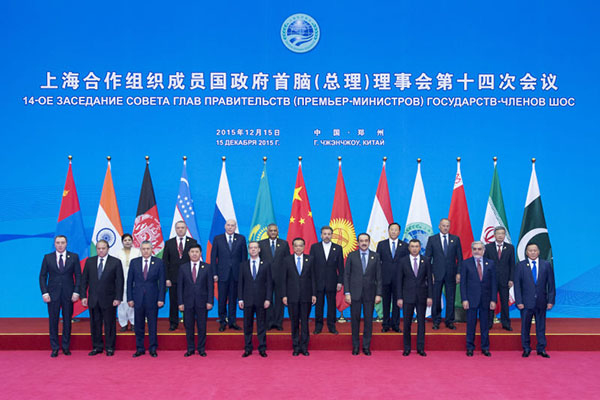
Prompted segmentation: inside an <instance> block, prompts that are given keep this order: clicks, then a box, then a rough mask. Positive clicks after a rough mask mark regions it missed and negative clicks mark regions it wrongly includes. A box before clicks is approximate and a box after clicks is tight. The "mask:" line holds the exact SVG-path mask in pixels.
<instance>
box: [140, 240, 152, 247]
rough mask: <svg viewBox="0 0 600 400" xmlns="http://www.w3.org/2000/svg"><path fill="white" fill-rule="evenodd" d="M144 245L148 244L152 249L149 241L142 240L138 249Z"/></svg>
mask: <svg viewBox="0 0 600 400" xmlns="http://www.w3.org/2000/svg"><path fill="white" fill-rule="evenodd" d="M145 244H149V245H150V247H152V242H151V241H149V240H144V241H143V242H142V243H141V244H140V248H141V247H142V246H143V245H145Z"/></svg>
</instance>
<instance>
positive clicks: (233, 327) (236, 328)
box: [229, 324, 242, 331]
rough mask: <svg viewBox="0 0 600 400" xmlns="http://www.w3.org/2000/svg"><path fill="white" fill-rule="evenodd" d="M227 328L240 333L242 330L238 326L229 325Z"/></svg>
mask: <svg viewBox="0 0 600 400" xmlns="http://www.w3.org/2000/svg"><path fill="white" fill-rule="evenodd" d="M229 327H230V328H231V329H233V330H235V331H241V330H242V328H240V326H239V325H238V324H233V325H229Z"/></svg>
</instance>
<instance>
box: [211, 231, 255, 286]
mask: <svg viewBox="0 0 600 400" xmlns="http://www.w3.org/2000/svg"><path fill="white" fill-rule="evenodd" d="M247 259H248V248H247V247H246V238H245V237H244V236H243V235H240V234H239V233H235V234H234V235H233V247H232V250H229V244H228V243H227V237H226V234H224V233H223V234H221V235H217V236H215V240H214V243H213V244H212V250H211V252H210V264H211V265H212V268H213V275H217V276H218V277H219V281H222V282H227V281H229V278H231V279H233V280H234V281H235V280H236V279H238V276H239V274H240V263H242V262H243V261H245V260H247Z"/></svg>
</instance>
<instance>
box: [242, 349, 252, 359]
mask: <svg viewBox="0 0 600 400" xmlns="http://www.w3.org/2000/svg"><path fill="white" fill-rule="evenodd" d="M250 354H252V352H251V351H248V350H246V351H244V354H242V357H243V358H246V357H248V356H249V355H250Z"/></svg>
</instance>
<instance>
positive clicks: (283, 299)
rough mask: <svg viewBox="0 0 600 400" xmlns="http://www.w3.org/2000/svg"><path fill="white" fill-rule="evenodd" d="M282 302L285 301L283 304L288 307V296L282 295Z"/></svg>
mask: <svg viewBox="0 0 600 400" xmlns="http://www.w3.org/2000/svg"><path fill="white" fill-rule="evenodd" d="M281 302H282V303H283V305H285V306H286V307H287V305H288V303H287V296H286V297H282V298H281Z"/></svg>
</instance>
